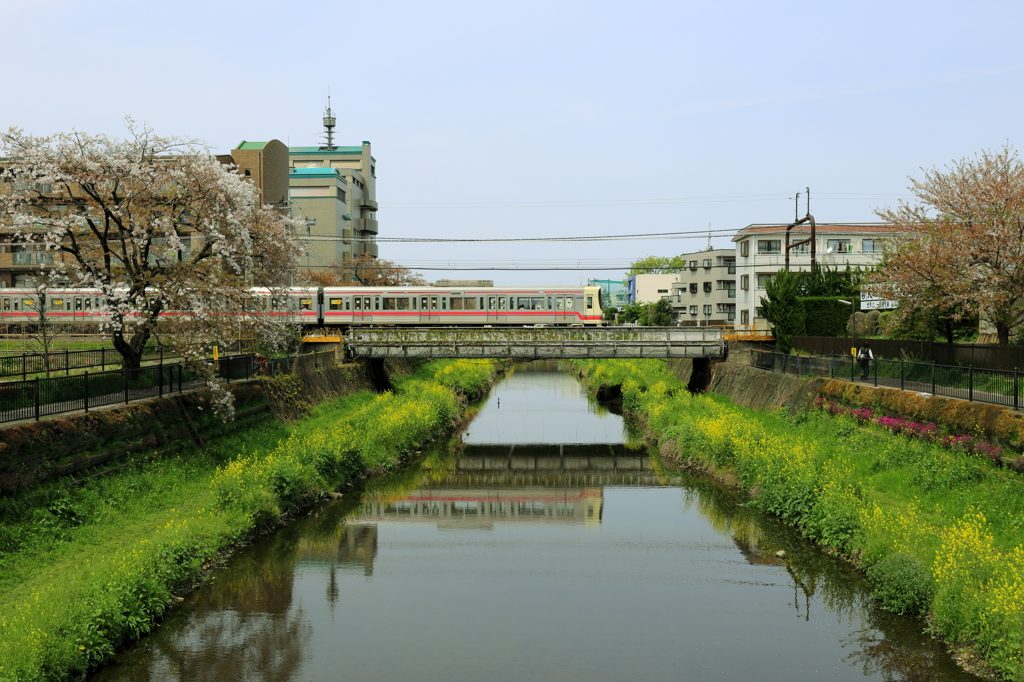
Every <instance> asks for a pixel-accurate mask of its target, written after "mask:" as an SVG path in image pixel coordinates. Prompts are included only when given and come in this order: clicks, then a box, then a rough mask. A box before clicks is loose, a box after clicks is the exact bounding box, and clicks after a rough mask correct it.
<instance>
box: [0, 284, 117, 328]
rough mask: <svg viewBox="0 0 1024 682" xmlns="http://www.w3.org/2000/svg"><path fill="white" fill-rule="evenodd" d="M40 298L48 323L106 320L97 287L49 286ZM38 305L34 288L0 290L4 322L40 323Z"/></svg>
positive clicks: (37, 297) (0, 304)
mask: <svg viewBox="0 0 1024 682" xmlns="http://www.w3.org/2000/svg"><path fill="white" fill-rule="evenodd" d="M42 298H43V305H44V308H43V310H44V312H45V314H46V319H47V320H48V321H49V322H60V323H62V324H63V323H81V324H95V323H99V322H106V321H108V319H109V318H108V317H107V315H106V313H105V312H104V311H103V306H102V300H103V299H102V294H101V292H100V291H99V290H96V289H74V288H68V289H51V290H49V291H46V292H45V293H44V294H43V297H42ZM39 305H40V303H39V294H38V293H37V292H36V291H35V290H34V289H0V319H2V320H3V322H4V323H5V324H16V323H30V324H31V323H37V322H39Z"/></svg>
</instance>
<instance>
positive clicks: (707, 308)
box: [704, 303, 711, 316]
mask: <svg viewBox="0 0 1024 682" xmlns="http://www.w3.org/2000/svg"><path fill="white" fill-rule="evenodd" d="M704 315H705V316H710V315H711V304H710V303H706V304H705V305H704Z"/></svg>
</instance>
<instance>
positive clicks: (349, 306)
mask: <svg viewBox="0 0 1024 682" xmlns="http://www.w3.org/2000/svg"><path fill="white" fill-rule="evenodd" d="M351 309H352V300H351V299H350V298H349V297H348V296H346V297H345V310H351Z"/></svg>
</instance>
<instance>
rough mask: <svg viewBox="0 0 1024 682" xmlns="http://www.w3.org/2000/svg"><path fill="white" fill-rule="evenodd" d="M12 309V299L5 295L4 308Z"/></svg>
mask: <svg viewBox="0 0 1024 682" xmlns="http://www.w3.org/2000/svg"><path fill="white" fill-rule="evenodd" d="M10 309H11V299H9V298H7V297H6V296H4V310H10Z"/></svg>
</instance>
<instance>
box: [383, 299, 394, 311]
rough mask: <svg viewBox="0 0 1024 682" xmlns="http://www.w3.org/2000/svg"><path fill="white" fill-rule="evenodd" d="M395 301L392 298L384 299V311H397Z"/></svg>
mask: <svg viewBox="0 0 1024 682" xmlns="http://www.w3.org/2000/svg"><path fill="white" fill-rule="evenodd" d="M395 309H396V308H395V299H393V298H391V297H390V296H388V297H386V298H385V299H384V310H395Z"/></svg>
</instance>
